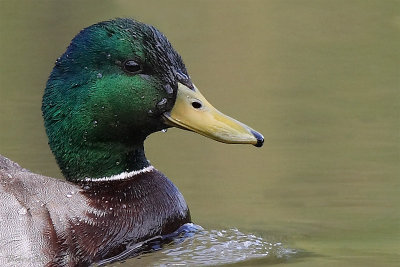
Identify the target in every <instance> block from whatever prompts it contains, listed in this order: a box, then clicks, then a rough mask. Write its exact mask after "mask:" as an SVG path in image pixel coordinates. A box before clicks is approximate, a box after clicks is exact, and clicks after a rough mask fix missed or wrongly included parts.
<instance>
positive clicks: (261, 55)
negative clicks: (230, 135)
mask: <svg viewBox="0 0 400 267" xmlns="http://www.w3.org/2000/svg"><path fill="white" fill-rule="evenodd" d="M399 11H400V1H395V0H393V1H392V0H386V1H380V0H374V1H372V0H360V1H357V0H351V1H348V0H337V1H320V0H314V1H312V0H287V1H279V0H272V1H270V0H267V1H256V0H253V1H229V0H224V1H212V0H203V1H128V0H125V1H123V0H117V1H99V0H96V1H85V2H82V1H27V0H25V1H11V0H10V1H5V0H1V1H0V59H1V60H0V129H1V130H0V153H1V154H2V155H4V156H6V157H9V158H10V159H12V160H14V161H16V162H18V163H19V164H20V165H22V166H23V167H25V168H28V169H30V170H32V171H34V172H38V173H41V174H44V175H48V176H53V177H57V178H62V176H61V174H60V172H59V170H58V167H57V165H56V163H55V160H54V159H53V156H52V154H51V152H50V149H49V147H48V145H47V137H46V135H45V132H44V127H43V122H42V117H41V110H40V107H41V97H42V94H43V90H44V87H45V83H46V81H47V77H48V75H49V73H50V71H51V69H52V68H53V66H54V62H55V60H56V58H57V57H59V56H60V55H61V54H62V53H63V52H64V51H65V49H66V47H67V46H68V44H69V42H70V40H71V39H72V38H73V37H74V36H75V34H77V33H78V32H79V31H80V30H81V29H82V28H84V27H87V26H89V25H91V24H93V23H96V22H99V21H103V20H107V19H112V18H115V17H133V18H136V19H138V20H140V21H143V22H145V23H148V24H152V25H154V26H156V27H157V28H158V29H159V30H161V31H162V32H163V33H164V34H165V35H166V36H167V37H168V38H169V40H170V41H171V43H172V44H173V45H174V47H175V49H176V50H177V51H178V52H179V53H180V54H181V56H182V57H183V59H184V61H185V63H186V66H187V68H188V71H189V74H190V75H191V77H192V80H193V81H194V83H195V84H196V85H197V87H198V88H199V89H200V90H201V91H202V93H203V94H204V95H205V96H206V97H207V98H208V100H209V101H210V102H211V103H213V105H214V106H215V107H217V108H218V109H220V110H221V111H223V112H224V113H226V114H229V115H231V116H232V117H234V118H236V119H238V120H240V121H242V122H244V123H246V124H248V125H249V126H251V127H253V128H254V129H256V130H258V131H259V132H261V133H263V134H264V136H265V145H264V147H262V148H260V149H258V148H255V147H252V146H246V145H225V144H221V143H217V142H214V141H212V140H209V139H206V138H204V137H202V136H200V135H196V134H194V133H190V132H185V131H182V130H179V129H170V130H169V131H168V132H167V133H156V134H153V135H152V136H150V137H149V138H148V140H147V143H146V151H147V156H148V158H149V159H150V161H151V163H152V164H153V165H154V166H156V167H157V168H158V169H159V170H160V171H162V172H163V173H165V174H166V175H167V176H168V177H170V179H171V180H172V181H173V182H174V183H175V184H176V185H177V186H178V188H179V189H180V191H181V192H182V194H183V195H184V196H185V199H186V201H187V203H188V204H189V206H190V208H191V213H192V218H193V220H194V222H196V223H197V224H199V225H201V226H203V227H204V228H206V229H230V228H237V229H239V230H240V231H242V232H245V233H254V234H256V235H258V236H261V237H263V238H264V239H267V240H268V239H271V238H272V239H274V240H280V241H282V242H283V243H284V244H285V245H286V246H289V247H291V248H296V249H301V250H304V251H306V252H309V253H310V255H311V256H310V257H306V258H302V259H298V260H294V261H291V262H289V263H290V266H339V265H342V266H396V265H397V266H398V263H399V259H400V205H399V204H400V194H399V190H400V181H399V178H400V164H399V163H400V162H399V154H400V153H399V152H400V142H399V141H400V117H399V115H400V109H399V106H400V78H399V77H400V68H399V67H400V63H399V62H400V49H399V47H400V35H399V31H400V12H399ZM243 264H244V265H247V264H249V265H250V264H252V263H251V262H247V263H246V262H245V263H243ZM254 264H261V265H262V261H261V262H259V261H258V262H256V263H254ZM286 264H288V263H285V262H284V263H282V265H286ZM126 266H130V265H129V262H128V263H126Z"/></svg>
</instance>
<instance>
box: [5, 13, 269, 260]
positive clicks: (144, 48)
mask: <svg viewBox="0 0 400 267" xmlns="http://www.w3.org/2000/svg"><path fill="white" fill-rule="evenodd" d="M42 112H43V118H44V125H45V129H46V133H47V136H48V138H49V145H50V148H51V150H52V152H53V154H54V156H55V158H56V161H57V163H58V165H59V167H60V169H61V172H62V173H63V175H64V177H65V178H66V180H67V181H63V180H60V179H55V178H50V177H46V176H42V175H39V174H34V173H32V172H30V171H28V170H26V169H23V168H21V167H20V166H19V165H18V164H16V163H14V162H12V161H11V160H9V159H7V158H5V157H2V156H0V201H1V203H2V204H1V209H0V229H1V231H0V265H1V266H16V265H20V264H21V265H22V266H88V265H90V264H92V263H96V262H99V261H101V260H104V259H109V258H115V257H116V256H118V255H120V254H121V253H122V252H124V251H125V250H126V249H127V248H128V247H131V246H132V244H136V243H138V242H141V241H145V240H147V239H149V238H152V237H155V236H158V235H167V234H170V233H172V232H174V231H175V230H177V229H178V228H179V227H180V226H182V225H183V224H185V223H188V222H190V221H191V219H190V214H189V209H188V206H187V204H186V202H185V200H184V199H183V196H182V194H181V193H180V192H179V191H178V189H177V188H176V187H175V186H174V185H173V184H172V182H171V181H170V180H168V178H167V177H166V176H164V175H163V174H162V173H161V172H159V171H157V170H156V169H155V168H154V167H153V166H151V165H150V163H149V161H148V160H147V159H146V156H145V152H144V141H145V139H146V137H147V136H148V135H149V134H151V133H153V132H157V131H160V130H162V129H165V128H168V127H179V128H182V129H186V130H190V131H193V132H197V133H199V134H201V135H204V136H206V137H209V138H212V139H214V140H217V141H221V142H225V143H236V144H238V143H239V144H253V145H255V146H257V147H259V146H261V145H262V144H263V141H264V139H263V137H262V135H261V134H259V133H257V132H256V131H254V130H253V129H251V128H250V127H248V126H246V125H244V124H242V123H240V122H238V121H236V120H234V119H231V118H229V117H228V116H226V115H224V114H222V113H221V112H219V111H218V110H216V109H215V108H214V107H213V106H212V105H211V104H210V103H209V102H208V101H207V100H206V99H205V98H204V97H203V96H202V95H201V93H200V92H199V90H198V89H197V88H196V86H194V84H193V83H192V81H191V78H190V76H189V75H188V72H187V70H186V67H185V65H184V63H183V61H182V59H181V57H180V56H179V54H178V53H177V52H176V51H175V50H174V49H173V48H172V45H171V44H170V43H169V41H168V40H167V38H166V37H165V36H164V35H163V34H162V33H161V32H159V31H158V30H157V29H156V28H154V27H152V26H150V25H147V24H144V23H141V22H138V21H135V20H132V19H115V20H110V21H105V22H100V23H97V24H94V25H92V26H89V27H88V28H85V29H83V30H82V31H81V32H80V33H79V34H78V35H77V36H75V38H74V39H73V40H72V41H71V44H70V45H69V46H68V48H67V50H66V52H65V53H64V54H63V55H62V56H61V57H60V58H58V59H57V61H56V63H55V66H54V68H53V71H52V72H51V74H50V77H49V79H48V82H47V84H46V89H45V92H44V96H43V102H42ZM171 154H173V151H170V152H169V155H171Z"/></svg>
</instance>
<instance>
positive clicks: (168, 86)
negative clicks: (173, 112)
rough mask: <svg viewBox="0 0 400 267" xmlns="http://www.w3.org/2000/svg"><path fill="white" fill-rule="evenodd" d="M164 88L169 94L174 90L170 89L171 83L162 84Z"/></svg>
mask: <svg viewBox="0 0 400 267" xmlns="http://www.w3.org/2000/svg"><path fill="white" fill-rule="evenodd" d="M164 89H165V92H167V94H169V95H172V93H173V92H174V90H173V89H172V87H171V85H169V83H167V84H166V85H164Z"/></svg>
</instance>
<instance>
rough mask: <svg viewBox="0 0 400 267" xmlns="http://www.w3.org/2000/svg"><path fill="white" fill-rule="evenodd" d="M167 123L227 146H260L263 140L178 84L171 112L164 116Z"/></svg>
mask: <svg viewBox="0 0 400 267" xmlns="http://www.w3.org/2000/svg"><path fill="white" fill-rule="evenodd" d="M164 119H165V122H166V124H168V125H170V126H175V127H179V128H183V129H186V130H190V131H193V132H196V133H199V134H201V135H204V136H206V137H209V138H211V139H214V140H216V141H220V142H223V143H229V144H252V145H255V146H256V147H261V146H262V145H263V143H264V137H263V136H262V135H261V134H260V133H258V132H256V131H254V130H253V129H251V128H250V127H249V126H247V125H245V124H243V123H241V122H239V121H237V120H235V119H232V118H230V117H228V116H226V115H225V114H223V113H221V112H219V111H218V110H217V109H216V108H214V107H213V106H212V105H211V104H210V103H209V102H208V101H207V99H205V98H204V96H203V95H202V94H201V93H200V91H199V90H198V89H197V88H196V87H195V86H194V89H190V88H188V87H187V86H185V85H183V84H181V83H178V92H177V97H176V101H175V105H174V106H173V108H172V110H171V111H169V112H166V113H164Z"/></svg>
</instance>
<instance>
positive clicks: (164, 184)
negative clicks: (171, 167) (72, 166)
mask: <svg viewBox="0 0 400 267" xmlns="http://www.w3.org/2000/svg"><path fill="white" fill-rule="evenodd" d="M0 166H1V168H0V181H1V183H0V185H1V187H0V201H1V203H7V205H2V209H1V210H0V218H1V221H0V229H2V230H1V233H0V243H1V244H2V246H0V255H1V258H0V264H1V266H8V264H10V262H21V263H23V264H24V266H45V265H46V266H87V265H90V264H91V263H93V262H97V261H99V260H101V259H107V258H110V257H113V256H115V255H119V254H120V253H122V252H124V251H126V249H127V247H129V246H132V245H133V244H135V243H137V242H140V241H145V240H147V239H149V238H151V237H154V236H157V235H165V234H168V233H171V232H173V231H175V230H176V229H177V228H179V227H180V226H181V225H183V224H185V223H189V222H190V214H189V209H188V207H187V205H186V202H185V200H184V198H183V196H182V194H181V193H180V192H179V191H178V189H177V188H176V187H175V186H174V185H173V183H172V182H171V181H170V180H169V179H168V178H166V177H165V176H164V175H163V174H162V173H160V172H159V171H157V170H156V169H154V168H153V167H152V166H150V167H148V168H146V169H145V170H143V171H141V172H135V173H131V174H129V173H127V174H125V175H124V177H119V178H118V177H116V179H111V180H110V179H108V180H106V179H105V180H88V181H83V182H81V183H79V184H74V183H70V182H67V181H61V180H59V179H54V178H51V177H46V176H42V175H38V174H34V173H32V172H30V171H28V170H26V169H23V168H21V167H20V166H19V165H18V164H16V163H14V162H12V161H11V160H9V159H7V158H5V157H2V156H0ZM54 192H56V194H54ZM28 241H29V242H28ZM4 244H6V245H4ZM10 260H11V261H10Z"/></svg>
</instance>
